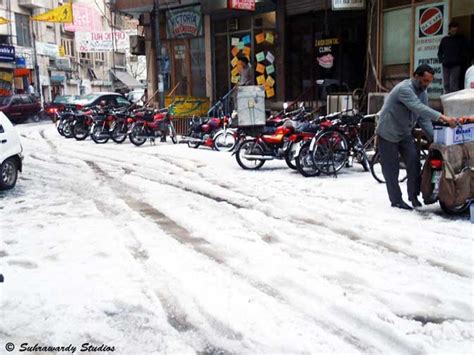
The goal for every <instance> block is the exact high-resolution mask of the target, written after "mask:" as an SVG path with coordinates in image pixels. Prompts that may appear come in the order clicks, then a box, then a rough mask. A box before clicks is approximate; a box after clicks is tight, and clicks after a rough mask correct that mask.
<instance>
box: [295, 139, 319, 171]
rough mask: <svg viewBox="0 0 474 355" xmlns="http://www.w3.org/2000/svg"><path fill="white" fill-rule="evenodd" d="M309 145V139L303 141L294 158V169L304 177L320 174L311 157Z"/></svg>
mask: <svg viewBox="0 0 474 355" xmlns="http://www.w3.org/2000/svg"><path fill="white" fill-rule="evenodd" d="M310 145H311V141H308V142H305V143H303V145H302V146H301V148H300V152H299V153H298V156H297V157H296V159H295V165H296V170H298V172H299V173H300V174H301V175H303V176H304V177H313V176H319V175H320V174H321V172H320V171H319V170H318V169H317V168H316V166H315V165H314V163H313V159H312V158H311V152H310V149H309V148H310Z"/></svg>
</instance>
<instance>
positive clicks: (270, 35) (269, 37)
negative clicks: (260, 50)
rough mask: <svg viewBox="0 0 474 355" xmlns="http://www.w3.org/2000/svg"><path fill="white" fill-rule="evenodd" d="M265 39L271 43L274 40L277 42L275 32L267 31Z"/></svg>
mask: <svg viewBox="0 0 474 355" xmlns="http://www.w3.org/2000/svg"><path fill="white" fill-rule="evenodd" d="M265 41H267V42H268V43H270V44H273V42H275V37H274V36H273V32H267V33H265Z"/></svg>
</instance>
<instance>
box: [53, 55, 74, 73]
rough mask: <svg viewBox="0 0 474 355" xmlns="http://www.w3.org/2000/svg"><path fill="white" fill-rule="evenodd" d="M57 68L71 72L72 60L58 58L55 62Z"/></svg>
mask: <svg viewBox="0 0 474 355" xmlns="http://www.w3.org/2000/svg"><path fill="white" fill-rule="evenodd" d="M55 64H56V68H58V69H59V70H70V69H71V60H70V59H69V58H63V57H58V58H56V60H55Z"/></svg>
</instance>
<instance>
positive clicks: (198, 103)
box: [165, 96, 210, 118]
mask: <svg viewBox="0 0 474 355" xmlns="http://www.w3.org/2000/svg"><path fill="white" fill-rule="evenodd" d="M173 102H174V104H175V106H174V109H173V112H172V115H173V116H174V117H175V118H189V117H192V116H207V111H208V110H209V103H210V101H209V98H208V97H194V96H173V97H171V96H167V97H165V106H169V105H171V104H172V103H173Z"/></svg>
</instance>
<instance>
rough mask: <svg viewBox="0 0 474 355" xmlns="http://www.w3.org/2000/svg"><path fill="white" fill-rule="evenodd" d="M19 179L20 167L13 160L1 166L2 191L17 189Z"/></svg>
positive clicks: (8, 160) (0, 188)
mask: <svg viewBox="0 0 474 355" xmlns="http://www.w3.org/2000/svg"><path fill="white" fill-rule="evenodd" d="M17 179H18V167H17V165H16V163H15V160H14V159H13V158H9V159H7V160H5V161H4V162H3V163H2V165H1V166H0V190H9V189H12V188H13V187H15V184H16V180H17Z"/></svg>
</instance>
